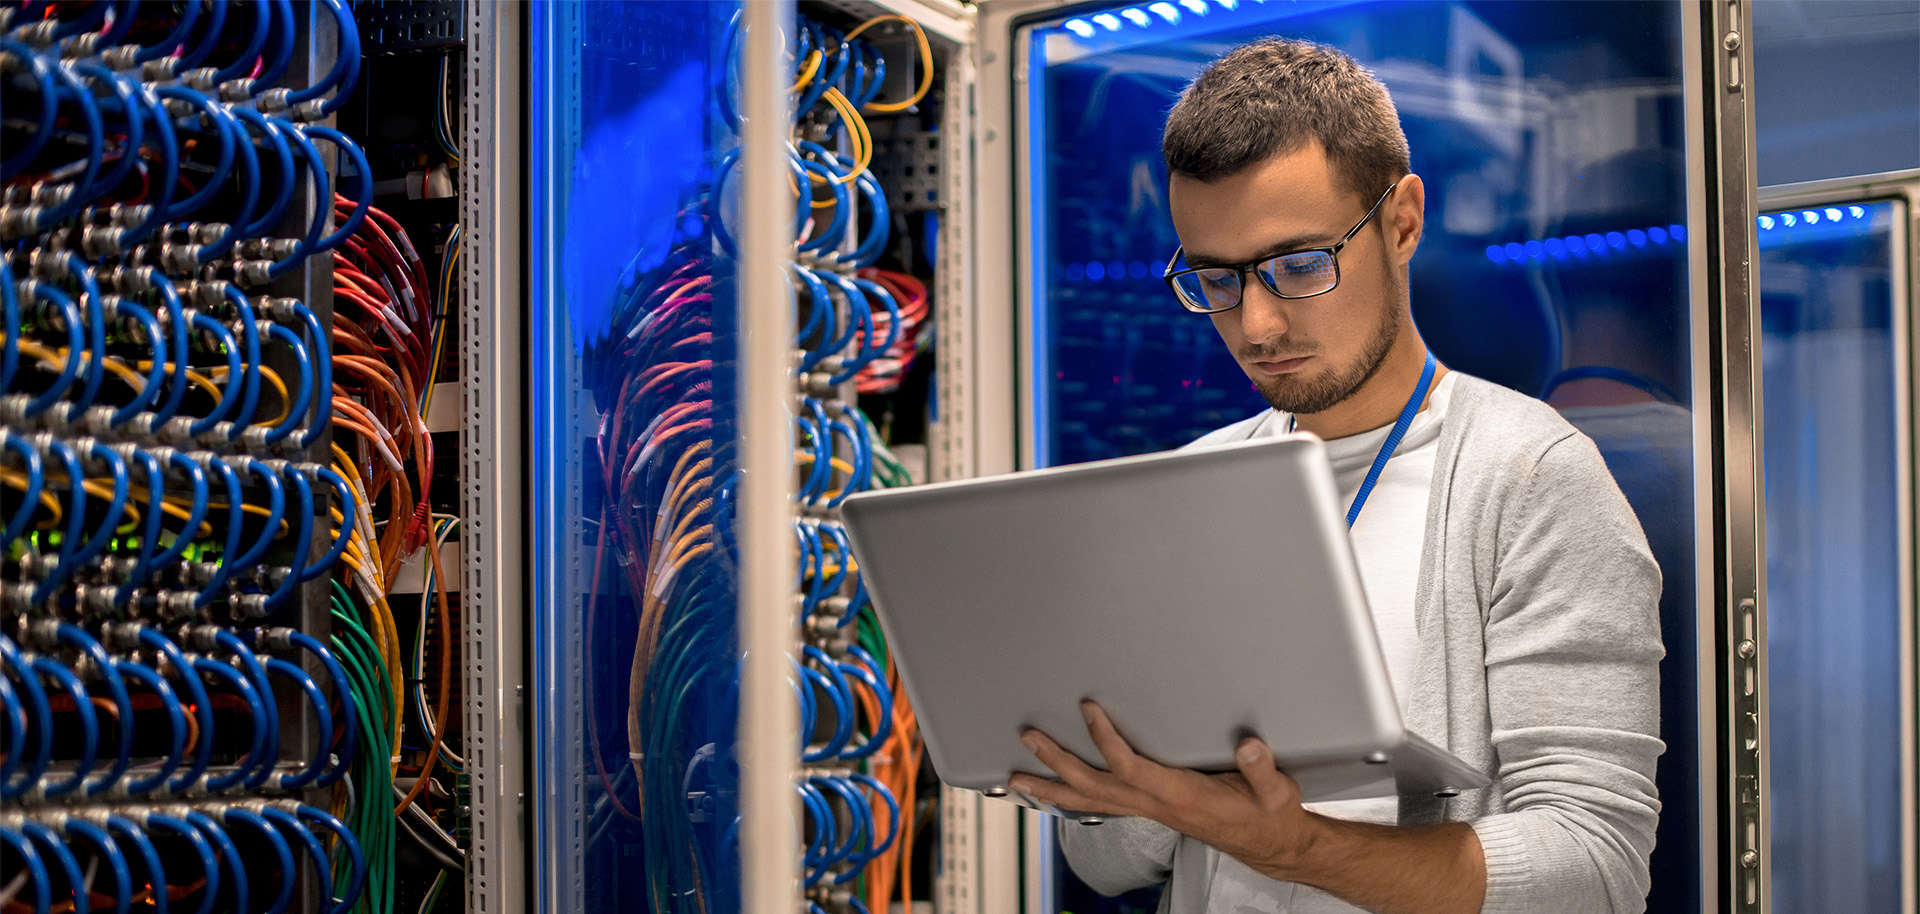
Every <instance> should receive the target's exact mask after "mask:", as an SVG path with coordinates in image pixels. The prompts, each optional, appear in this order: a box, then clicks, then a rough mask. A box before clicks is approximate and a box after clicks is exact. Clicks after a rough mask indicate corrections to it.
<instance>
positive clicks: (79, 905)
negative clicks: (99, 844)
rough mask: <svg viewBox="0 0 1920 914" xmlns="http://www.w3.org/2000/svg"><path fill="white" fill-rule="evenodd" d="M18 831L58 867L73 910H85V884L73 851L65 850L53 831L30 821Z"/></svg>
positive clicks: (86, 905) (86, 907) (64, 844)
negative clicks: (38, 847) (71, 898)
mask: <svg viewBox="0 0 1920 914" xmlns="http://www.w3.org/2000/svg"><path fill="white" fill-rule="evenodd" d="M20 831H21V832H22V833H23V834H25V835H26V836H27V840H29V841H32V842H34V843H35V844H38V845H40V849H41V851H43V852H45V854H46V857H47V859H49V860H52V861H53V862H54V864H55V865H57V866H59V867H60V871H61V873H62V874H64V875H65V876H66V878H67V890H68V892H69V893H70V894H71V895H72V896H73V909H74V910H75V911H85V910H87V909H88V907H89V905H88V904H87V897H86V896H87V883H86V880H85V879H84V878H83V877H81V875H80V861H78V860H75V859H73V851H70V850H68V849H67V845H66V842H64V841H61V840H60V836H59V835H56V834H54V833H53V829H51V828H48V827H46V826H45V825H42V824H40V823H38V822H35V821H33V820H32V819H28V820H27V821H25V822H22V823H21V824H20Z"/></svg>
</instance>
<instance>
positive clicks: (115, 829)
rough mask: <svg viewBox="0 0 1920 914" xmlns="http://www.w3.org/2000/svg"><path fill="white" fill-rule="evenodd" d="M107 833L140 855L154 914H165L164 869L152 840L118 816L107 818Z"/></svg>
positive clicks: (128, 821) (166, 905)
mask: <svg viewBox="0 0 1920 914" xmlns="http://www.w3.org/2000/svg"><path fill="white" fill-rule="evenodd" d="M107 832H108V833H109V834H112V835H115V836H117V837H118V838H119V839H120V840H121V841H123V842H125V843H127V844H131V845H133V848H134V850H135V851H137V852H138V853H139V855H140V865H141V868H142V870H143V873H142V875H143V876H144V877H145V882H146V884H147V885H148V886H150V887H152V889H153V891H151V892H149V893H148V894H149V896H150V897H151V900H152V903H153V911H154V914H167V908H168V898H167V892H166V887H167V885H169V883H168V882H167V870H166V867H165V866H164V865H163V864H161V862H160V852H159V850H158V849H156V848H155V847H154V846H153V839H152V838H150V837H148V836H147V832H146V830H145V829H143V828H141V827H140V826H138V825H136V824H134V822H133V820H131V819H128V818H126V817H125V816H120V815H111V814H110V815H108V816H107Z"/></svg>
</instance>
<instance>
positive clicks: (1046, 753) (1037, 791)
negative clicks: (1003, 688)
mask: <svg viewBox="0 0 1920 914" xmlns="http://www.w3.org/2000/svg"><path fill="white" fill-rule="evenodd" d="M1020 742H1021V743H1022V744H1023V745H1025V746H1026V747H1027V751H1029V752H1032V753H1033V756H1034V758H1037V759H1039V760H1040V763H1041V764H1042V765H1045V766H1047V767H1048V768H1049V769H1051V770H1052V771H1053V772H1054V773H1055V774H1058V775H1060V780H1059V781H1049V780H1047V779H1045V778H1037V777H1034V776H1032V775H1027V774H1016V775H1014V776H1013V779H1012V780H1010V781H1008V783H1007V786H1008V787H1010V788H1011V789H1013V790H1016V791H1018V792H1020V793H1023V794H1026V795H1027V796H1030V797H1032V798H1034V799H1035V800H1038V801H1040V802H1041V803H1045V804H1048V805H1051V806H1056V807H1059V808H1061V809H1073V810H1079V811H1082V812H1097V813H1102V814H1107V815H1133V814H1134V813H1133V812H1132V811H1131V810H1130V809H1123V808H1121V807H1120V806H1118V805H1116V803H1115V801H1114V800H1113V798H1112V794H1113V793H1114V792H1115V791H1114V789H1113V788H1114V787H1115V785H1116V781H1115V779H1114V777H1113V775H1111V774H1108V773H1107V772H1104V771H1100V770H1098V769H1096V768H1094V767H1093V766H1091V765H1088V764H1087V763H1086V762H1084V761H1081V760H1080V757H1079V756H1077V755H1074V754H1073V753H1071V752H1068V751H1067V750H1065V749H1063V748H1061V747H1060V744H1059V743H1056V742H1054V741H1053V740H1052V739H1051V738H1049V737H1048V736H1047V735H1046V734H1044V733H1041V732H1040V731H1038V730H1028V731H1027V732H1025V733H1023V734H1021V735H1020Z"/></svg>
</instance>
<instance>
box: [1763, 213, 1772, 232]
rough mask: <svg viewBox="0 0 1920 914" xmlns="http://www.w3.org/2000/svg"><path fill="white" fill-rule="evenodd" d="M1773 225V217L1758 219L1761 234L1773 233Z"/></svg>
mask: <svg viewBox="0 0 1920 914" xmlns="http://www.w3.org/2000/svg"><path fill="white" fill-rule="evenodd" d="M1773 224H1774V223H1773V217H1772V216H1761V217H1760V230H1761V231H1763V232H1771V231H1773Z"/></svg>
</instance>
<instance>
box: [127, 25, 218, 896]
mask: <svg viewBox="0 0 1920 914" xmlns="http://www.w3.org/2000/svg"><path fill="white" fill-rule="evenodd" d="M194 5H198V4H194ZM107 831H108V832H109V833H111V834H114V835H117V836H119V838H120V840H121V841H123V842H125V843H127V844H131V845H133V848H134V850H136V851H138V852H139V854H140V865H141V868H142V869H144V870H145V876H146V879H145V881H146V884H147V885H148V886H150V887H152V889H153V891H152V892H151V893H150V894H151V896H152V903H153V914H167V901H168V899H167V892H166V889H165V886H167V885H169V883H168V882H167V870H166V867H165V866H163V865H162V864H161V863H160V852H159V851H158V850H156V849H155V848H154V846H153V839H152V838H149V837H147V832H146V829H143V828H141V827H140V826H138V825H135V824H134V823H133V820H132V819H128V818H126V817H125V816H118V815H109V816H107Z"/></svg>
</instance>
